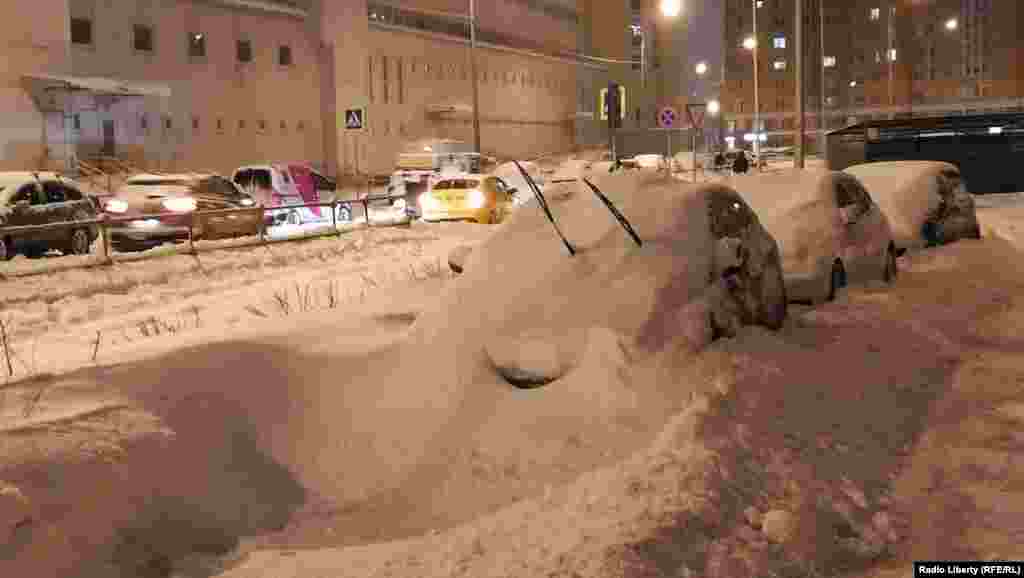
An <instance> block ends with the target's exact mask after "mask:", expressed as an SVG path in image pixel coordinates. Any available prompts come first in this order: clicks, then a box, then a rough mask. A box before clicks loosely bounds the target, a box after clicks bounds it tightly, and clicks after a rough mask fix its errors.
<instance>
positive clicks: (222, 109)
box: [0, 0, 625, 175]
mask: <svg viewBox="0 0 1024 578" xmlns="http://www.w3.org/2000/svg"><path fill="white" fill-rule="evenodd" d="M476 4H477V8H478V14H477V22H478V26H477V31H478V34H477V38H478V40H479V42H478V48H477V51H476V53H477V80H478V88H479V103H480V118H481V144H482V149H483V152H484V153H489V154H497V155H501V156H520V157H523V156H532V155H537V154H541V153H544V152H554V151H561V150H566V149H568V148H569V147H571V146H573V145H574V144H575V143H576V141H577V139H576V136H577V135H576V131H575V130H574V124H575V122H576V116H577V114H576V113H577V112H578V110H579V107H578V103H579V102H580V100H581V98H582V97H581V93H580V89H579V85H580V78H581V77H587V76H588V75H591V76H592V75H596V74H601V73H602V71H603V70H605V69H606V67H604V66H603V65H601V64H599V63H594V62H587V61H585V60H584V59H581V58H580V57H579V38H580V36H581V30H580V27H581V24H580V23H581V20H582V19H581V16H580V12H579V9H578V8H577V6H576V2H575V1H574V0H500V1H488V2H477V3H476ZM467 7H468V2H467V1H466V0H415V1H414V0H407V1H404V2H401V3H399V2H397V1H396V2H370V1H367V0H348V1H345V2H341V1H327V0H323V1H321V0H305V1H298V0H296V1H291V2H288V1H284V0H279V1H273V2H271V1H266V0H38V1H37V2H33V3H31V5H29V3H25V2H17V1H15V0H8V1H7V2H5V8H7V12H6V13H7V14H9V15H11V17H12V18H15V19H16V21H19V22H23V23H24V25H23V26H20V27H19V28H18V31H19V32H18V33H16V34H14V35H8V36H7V40H6V42H7V46H6V47H5V50H4V54H5V57H6V59H5V61H4V62H3V65H2V68H0V75H3V76H4V77H5V80H6V81H7V82H5V83H4V84H3V87H4V88H2V89H0V91H2V92H0V95H2V97H0V118H3V125H4V128H5V130H4V131H3V133H2V136H0V139H2V141H3V142H2V145H3V148H2V149H0V150H2V152H0V165H2V168H5V169H25V168H31V167H43V166H49V167H53V168H61V169H63V168H68V167H72V166H74V165H75V164H76V162H77V161H79V160H86V159H92V158H96V157H98V156H112V157H117V158H121V159H125V160H128V161H132V162H134V163H135V164H137V165H138V166H145V167H146V168H153V169H161V170H197V171H198V170H214V171H218V172H228V171H230V170H232V169H233V168H235V167H237V166H239V165H242V164H248V163H255V162H267V161H305V162H311V163H313V164H314V165H319V166H321V167H322V168H323V170H325V171H326V172H328V173H330V174H339V175H340V174H380V173H385V172H388V170H389V169H390V167H391V166H392V164H393V162H394V159H395V153H396V152H397V151H398V150H399V149H400V148H401V147H402V145H403V142H406V141H411V140H416V139H419V138H425V137H454V138H462V139H465V140H468V141H471V140H472V114H471V110H472V106H471V104H472V99H471V94H472V84H471V73H470V49H469V27H468V24H467V21H466V19H465V15H466V12H467ZM624 34H625V33H624ZM355 109H358V110H362V111H363V114H364V118H363V121H364V123H363V126H362V127H359V128H346V126H347V123H346V122H345V120H346V119H345V112H346V111H349V110H355Z"/></svg>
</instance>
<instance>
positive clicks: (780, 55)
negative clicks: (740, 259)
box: [722, 0, 1024, 137]
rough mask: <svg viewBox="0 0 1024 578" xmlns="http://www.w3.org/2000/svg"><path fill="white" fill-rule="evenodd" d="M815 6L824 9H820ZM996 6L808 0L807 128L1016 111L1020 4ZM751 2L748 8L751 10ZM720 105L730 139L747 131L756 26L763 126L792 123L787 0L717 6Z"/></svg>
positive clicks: (790, 1) (979, 0) (977, 1)
mask: <svg viewBox="0 0 1024 578" xmlns="http://www.w3.org/2000/svg"><path fill="white" fill-rule="evenodd" d="M822 3H823V4H822ZM1019 4H1020V3H1019V2H1003V1H1002V0H930V1H928V2H916V3H912V2H900V1H895V0H845V1H844V2H830V1H828V0H808V1H806V3H805V5H804V19H805V21H804V27H803V38H804V45H803V49H804V55H805V56H804V74H805V79H806V80H805V86H806V93H805V94H806V96H805V99H806V100H805V103H806V104H805V106H806V110H807V112H808V121H807V127H808V128H809V129H814V128H816V126H817V117H818V112H819V109H823V110H824V113H825V114H824V117H823V118H824V124H825V126H826V127H836V126H839V125H842V124H845V123H846V122H849V121H851V120H854V119H856V118H858V117H861V118H863V117H866V116H872V115H878V114H882V115H897V114H902V115H907V114H914V113H915V111H917V113H925V112H931V113H934V112H936V111H941V110H946V109H951V108H958V109H964V110H970V109H971V108H972V107H988V108H991V107H995V108H1000V107H1005V106H1016V104H1015V102H1014V100H1013V99H1020V98H1021V97H1024V91H1022V84H1021V76H1022V73H1021V64H1022V62H1024V61H1022V60H1021V54H1022V52H1021V49H1022V47H1024V42H1021V41H1020V40H1018V34H1019V31H1020V28H1021V24H1022V22H1021V19H1022V17H1024V7H1022V6H1019ZM755 6H756V8H755ZM724 8H725V10H724V17H723V30H724V38H725V46H726V49H725V52H726V53H725V63H726V67H725V82H724V85H723V95H722V108H723V114H724V116H725V119H726V123H727V125H728V130H727V132H728V133H730V134H732V136H737V137H739V136H742V135H744V134H748V133H750V132H751V131H752V128H753V116H754V115H753V113H754V74H753V70H754V63H753V51H751V50H749V49H748V48H747V47H745V46H744V40H745V39H747V38H748V37H750V36H751V35H752V34H753V22H754V14H753V13H754V11H755V10H756V12H757V28H758V51H757V56H758V87H757V93H758V94H757V96H758V100H759V101H760V118H761V121H762V130H763V131H765V132H767V133H768V134H769V135H770V134H772V133H774V132H779V131H787V130H792V129H793V127H794V126H795V117H794V110H795V94H796V77H795V73H794V70H793V64H794V61H795V56H796V52H795V51H796V46H795V45H794V43H795V28H794V16H795V5H794V0H726V1H725V3H724Z"/></svg>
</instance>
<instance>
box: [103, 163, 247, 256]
mask: <svg viewBox="0 0 1024 578" xmlns="http://www.w3.org/2000/svg"><path fill="white" fill-rule="evenodd" d="M224 209H251V210H248V211H238V212H229V213H215V214H202V213H201V211H220V210H224ZM103 210H104V212H105V213H106V214H108V215H111V216H113V217H134V218H133V219H132V220H130V221H127V222H122V223H119V224H117V225H115V226H112V227H111V228H110V242H111V245H113V246H114V248H115V249H117V250H119V251H138V250H145V249H150V248H153V247H156V246H159V245H162V244H164V243H168V242H171V243H173V242H181V241H185V240H187V239H188V238H189V231H190V229H191V234H192V237H193V238H194V239H220V238H227V237H238V236H245V235H256V234H258V233H259V229H260V223H261V221H262V220H263V215H262V213H261V211H259V210H258V208H257V207H256V201H255V199H253V198H252V197H251V196H250V195H248V194H246V193H244V192H242V191H241V190H240V189H239V188H238V187H237V186H236V185H235V184H234V183H232V182H231V181H229V180H228V179H226V178H224V177H222V176H220V175H215V174H193V173H187V174H174V175H168V174H159V175H158V174H140V175H135V176H132V177H130V178H129V179H128V180H126V181H125V182H124V184H123V185H121V186H120V187H119V188H118V189H117V190H116V191H115V192H114V195H113V196H112V197H110V198H108V199H107V200H106V201H105V203H104V207H103ZM197 211H200V212H199V213H198V216H197V215H196V212H197Z"/></svg>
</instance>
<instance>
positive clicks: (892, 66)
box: [885, 5, 896, 118]
mask: <svg viewBox="0 0 1024 578" xmlns="http://www.w3.org/2000/svg"><path fill="white" fill-rule="evenodd" d="M888 8H889V17H888V20H887V22H886V24H887V25H886V35H885V36H886V41H885V44H886V48H885V58H886V60H888V61H889V118H895V113H894V112H893V108H895V107H896V94H895V90H894V84H893V83H894V82H895V73H896V58H895V56H896V55H895V54H894V53H893V46H892V40H893V38H892V36H893V30H892V25H893V21H892V20H893V17H894V16H895V14H896V6H895V5H892V6H889V7H888Z"/></svg>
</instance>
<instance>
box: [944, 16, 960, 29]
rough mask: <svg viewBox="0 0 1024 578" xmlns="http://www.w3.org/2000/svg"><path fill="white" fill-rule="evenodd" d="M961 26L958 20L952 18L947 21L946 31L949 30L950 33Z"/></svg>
mask: <svg viewBox="0 0 1024 578" xmlns="http://www.w3.org/2000/svg"><path fill="white" fill-rule="evenodd" d="M959 25H960V23H959V22H957V20H956V18H950V19H949V20H946V30H949V31H950V32H952V31H954V30H956V28H957V26H959Z"/></svg>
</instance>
